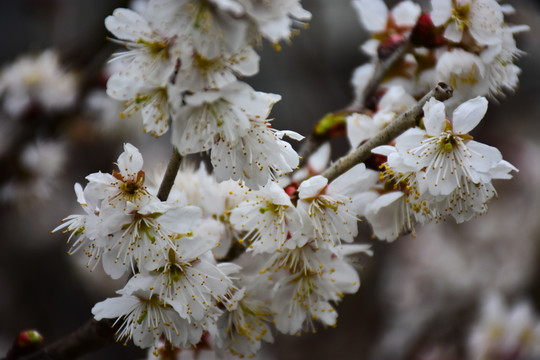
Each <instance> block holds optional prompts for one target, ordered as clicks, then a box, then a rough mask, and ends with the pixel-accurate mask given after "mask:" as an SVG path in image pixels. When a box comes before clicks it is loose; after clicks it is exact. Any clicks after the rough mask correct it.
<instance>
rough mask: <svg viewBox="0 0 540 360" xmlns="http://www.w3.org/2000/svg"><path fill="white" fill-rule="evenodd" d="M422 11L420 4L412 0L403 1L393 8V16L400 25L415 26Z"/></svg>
mask: <svg viewBox="0 0 540 360" xmlns="http://www.w3.org/2000/svg"><path fill="white" fill-rule="evenodd" d="M421 13H422V9H421V8H420V5H418V4H416V3H413V2H412V1H410V0H407V1H402V2H400V3H399V4H397V5H396V6H395V7H394V8H393V9H392V16H393V17H394V20H395V21H396V25H398V26H414V25H415V24H416V21H417V20H418V17H419V16H420V14H421Z"/></svg>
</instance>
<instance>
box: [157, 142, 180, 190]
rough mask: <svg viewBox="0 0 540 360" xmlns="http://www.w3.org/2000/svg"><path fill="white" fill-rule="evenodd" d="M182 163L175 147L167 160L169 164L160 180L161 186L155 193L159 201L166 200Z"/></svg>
mask: <svg viewBox="0 0 540 360" xmlns="http://www.w3.org/2000/svg"><path fill="white" fill-rule="evenodd" d="M181 163H182V155H180V153H179V152H178V150H177V149H176V147H174V148H173V153H172V155H171V158H170V159H169V164H168V165H167V170H166V171H165V175H164V176H163V180H161V185H160V186H159V190H158V193H157V197H158V198H159V200H161V201H165V200H167V198H168V197H169V193H170V192H171V189H172V187H173V185H174V181H175V180H176V175H177V174H178V169H180V164H181Z"/></svg>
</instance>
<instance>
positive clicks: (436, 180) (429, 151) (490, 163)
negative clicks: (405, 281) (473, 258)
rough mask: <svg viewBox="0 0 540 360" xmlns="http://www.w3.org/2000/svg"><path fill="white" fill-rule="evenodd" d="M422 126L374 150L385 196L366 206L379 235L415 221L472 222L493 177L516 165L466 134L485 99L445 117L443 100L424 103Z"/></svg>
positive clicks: (488, 196) (483, 108) (409, 227)
mask: <svg viewBox="0 0 540 360" xmlns="http://www.w3.org/2000/svg"><path fill="white" fill-rule="evenodd" d="M423 110H424V117H423V119H422V124H423V126H422V127H416V128H412V129H409V130H408V131H406V132H405V133H403V134H402V135H400V136H399V137H398V138H397V139H396V140H395V146H390V145H385V146H382V147H378V148H375V149H373V152H374V153H376V154H379V155H382V156H384V157H386V158H387V161H386V162H384V163H383V164H382V165H381V169H382V170H381V180H382V181H383V182H382V184H381V188H380V193H381V196H380V197H379V198H377V200H375V201H374V202H373V203H371V204H370V205H368V209H367V210H366V218H367V219H368V221H369V222H370V223H371V224H372V225H373V230H374V233H375V235H376V236H377V237H379V238H381V239H386V240H394V239H395V238H397V236H398V235H399V234H400V232H401V231H402V230H403V229H405V230H408V231H411V230H412V228H413V223H414V221H420V222H425V221H427V220H443V219H445V218H447V217H448V216H451V217H453V218H454V219H455V220H456V222H458V223H461V222H463V221H467V220H470V219H471V218H473V217H474V216H476V215H479V214H483V213H485V212H486V211H487V202H488V201H489V200H490V199H491V198H492V197H493V196H495V195H496V192H495V188H494V187H493V185H492V183H491V181H492V180H493V179H509V178H511V177H512V176H511V174H510V172H511V171H517V169H516V168H515V167H514V166H513V165H511V164H510V163H508V162H507V161H505V160H503V159H502V156H501V153H500V152H499V150H498V149H497V148H494V147H491V146H488V145H485V144H482V143H479V142H477V141H474V140H473V138H472V136H470V135H469V134H468V133H469V131H470V130H472V129H473V128H474V127H475V126H476V125H477V124H478V123H479V122H480V120H481V119H482V118H483V117H484V114H485V113H486V111H487V100H486V99H485V98H483V97H477V98H475V99H472V100H469V101H467V102H465V103H463V104H461V105H460V106H458V108H457V109H456V110H454V112H453V116H452V118H451V119H448V118H447V117H446V113H445V106H444V103H442V102H440V101H437V100H435V99H431V100H430V101H428V102H427V103H426V105H424V108H423Z"/></svg>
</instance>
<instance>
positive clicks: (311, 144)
mask: <svg viewBox="0 0 540 360" xmlns="http://www.w3.org/2000/svg"><path fill="white" fill-rule="evenodd" d="M411 47H412V44H411V42H410V39H409V38H406V39H404V40H403V42H402V43H401V44H400V45H399V47H398V48H396V49H395V50H394V52H393V53H392V54H391V55H390V56H389V57H388V58H386V59H384V60H381V59H379V60H378V61H377V63H376V64H375V71H374V72H373V75H372V76H371V78H370V79H369V82H368V84H367V85H366V87H365V88H364V91H363V92H362V93H361V94H360V96H358V97H356V98H355V99H354V100H353V101H352V102H351V104H350V105H349V106H347V107H346V108H345V109H344V110H341V111H338V112H336V114H339V113H343V114H345V113H353V112H357V111H360V110H361V109H364V108H369V104H368V102H369V101H370V100H371V99H372V98H373V95H374V94H375V92H376V91H377V88H378V87H379V85H380V84H381V81H382V79H383V78H384V76H385V75H386V74H387V73H388V72H389V71H390V70H391V69H392V68H393V67H394V65H395V64H396V63H397V62H398V61H399V60H400V59H401V58H403V56H404V55H405V54H407V53H408V52H409V51H410V50H411ZM327 116H328V115H327ZM323 119H324V118H323ZM318 124H319V123H317V125H318ZM331 137H332V136H331V135H330V134H326V133H325V134H318V133H317V132H316V131H315V130H314V131H313V132H312V133H311V134H310V135H309V136H308V137H307V138H306V139H305V140H304V142H303V143H302V146H301V148H300V151H299V152H298V153H299V156H300V163H299V165H298V167H299V168H301V167H303V166H304V165H305V164H306V163H307V160H308V158H309V156H310V155H311V154H313V153H314V152H315V151H317V149H318V148H319V147H320V146H321V145H322V144H323V143H324V142H325V141H327V140H329V139H330V138H331Z"/></svg>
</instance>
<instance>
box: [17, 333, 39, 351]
mask: <svg viewBox="0 0 540 360" xmlns="http://www.w3.org/2000/svg"><path fill="white" fill-rule="evenodd" d="M16 342H17V346H18V347H21V348H28V347H33V348H35V347H38V346H39V345H41V344H42V343H43V336H41V334H40V333H39V332H37V331H36V330H25V331H22V332H20V333H19V335H18V336H17V339H16Z"/></svg>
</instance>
